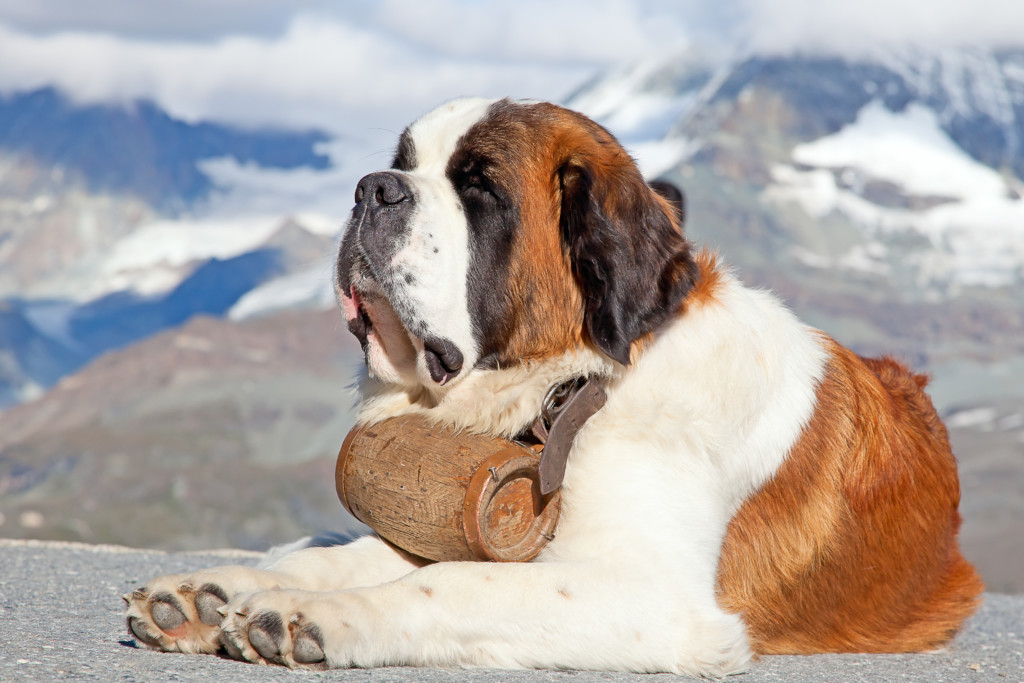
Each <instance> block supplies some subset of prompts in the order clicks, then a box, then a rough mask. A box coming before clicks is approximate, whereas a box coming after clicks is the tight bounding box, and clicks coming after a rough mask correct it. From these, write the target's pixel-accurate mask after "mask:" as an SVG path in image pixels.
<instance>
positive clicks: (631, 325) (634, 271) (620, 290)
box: [559, 160, 697, 365]
mask: <svg viewBox="0 0 1024 683" xmlns="http://www.w3.org/2000/svg"><path fill="white" fill-rule="evenodd" d="M559 178H560V182H561V191H562V193H561V197H562V206H561V210H562V213H561V230H562V237H563V239H564V240H565V243H566V245H567V246H568V249H569V254H570V258H571V261H572V267H573V271H574V275H575V277H576V279H577V281H578V282H579V285H580V288H581V289H582V293H583V297H584V306H585V317H584V319H585V321H586V327H587V333H588V334H589V335H590V338H591V340H592V341H593V343H594V344H595V345H596V346H597V347H598V348H599V349H601V351H603V352H604V353H606V354H607V355H608V356H610V357H611V358H614V359H615V360H617V361H618V362H620V363H622V364H623V365H628V364H629V361H630V348H631V346H632V344H633V342H634V341H636V340H637V339H639V338H640V337H643V336H644V335H646V334H648V333H650V332H653V331H654V330H655V329H656V328H657V327H658V326H659V325H661V324H662V323H663V322H664V321H665V320H666V319H667V318H669V317H670V316H672V315H673V314H675V313H676V311H678V309H679V306H680V305H681V303H682V301H683V299H684V298H685V297H686V294H687V293H688V292H689V291H690V289H691V288H692V287H693V285H694V280H695V278H696V270H697V268H696V264H695V263H694V260H693V257H692V255H691V253H690V246H689V243H688V242H687V241H686V240H685V239H684V238H683V234H682V231H681V226H680V224H679V222H678V220H675V216H674V215H673V214H674V213H675V209H674V208H673V207H672V206H671V204H670V203H669V202H668V201H666V200H665V199H662V198H661V197H659V196H658V195H656V194H655V193H654V192H653V191H652V190H651V188H650V187H648V185H647V184H646V183H645V182H644V180H643V178H642V177H641V176H640V173H639V171H638V170H637V169H636V167H635V165H633V163H632V162H631V161H630V162H629V163H628V164H616V165H611V166H609V165H596V164H588V163H587V162H586V161H582V162H581V161H575V160H573V161H568V162H566V164H564V165H563V166H562V167H561V169H560V170H559Z"/></svg>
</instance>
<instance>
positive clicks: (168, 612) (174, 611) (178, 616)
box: [149, 595, 188, 636]
mask: <svg viewBox="0 0 1024 683" xmlns="http://www.w3.org/2000/svg"><path fill="white" fill-rule="evenodd" d="M172 600H174V598H172V597H171V596H170V595H157V596H154V598H153V602H152V603H151V604H150V606H149V614H150V616H151V617H152V618H153V623H155V624H156V625H157V627H159V629H160V630H161V631H163V632H164V633H167V634H168V635H172V636H173V635H177V634H178V633H179V632H180V631H181V630H182V627H183V626H185V624H186V623H187V622H188V617H186V616H185V614H184V613H183V612H182V611H181V608H180V607H178V606H177V605H175V604H174V603H173V602H172Z"/></svg>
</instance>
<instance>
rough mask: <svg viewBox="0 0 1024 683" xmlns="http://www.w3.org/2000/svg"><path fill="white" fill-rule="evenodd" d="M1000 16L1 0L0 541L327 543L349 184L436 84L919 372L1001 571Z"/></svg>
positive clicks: (1013, 361)
mask: <svg viewBox="0 0 1024 683" xmlns="http://www.w3.org/2000/svg"><path fill="white" fill-rule="evenodd" d="M1022 26H1024V4H1022V3H1014V2H1007V1H1006V0H973V1H971V2H967V1H966V0H963V1H957V2H954V1H950V0H884V1H883V0H864V1H863V2H858V3H823V2H818V1H816V0H725V1H720V0H681V1H670V0H640V1H637V0H569V1H565V2H555V1H552V0H544V1H543V2H541V1H540V0H495V1H493V2H468V1H464V0H439V1H437V2H430V3H425V2H420V1H419V0H381V1H380V2H370V1H369V0H365V1H364V0H353V1H351V2H327V1H326V0H325V1H311V2H292V1H290V0H202V1H200V0H178V1H177V2H175V3H148V2H146V3H143V2H134V1H131V0H94V1H93V2H88V3H83V2H79V1H78V0H33V1H32V2H25V1H24V0H0V537H9V538H46V539H63V540H74V541H85V542H90V543H119V544H126V545H131V546H146V547H159V548H167V549H199V548H211V547H242V548H253V549H262V548H266V547H267V546H268V545H270V544H273V543H281V542H284V541H288V540H292V539H294V538H297V537H298V536H301V535H304V534H306V533H308V532H317V531H325V530H333V531H340V532H343V533H357V532H358V529H357V526H356V525H355V523H354V522H353V521H352V520H351V518H349V517H348V516H347V515H346V514H345V513H344V512H343V510H342V507H341V505H340V503H338V501H337V498H336V496H335V493H334V483H333V467H334V459H335V457H336V454H337V449H338V448H339V446H340V445H341V442H342V439H343V438H344V435H345V433H346V432H347V430H348V428H349V426H350V425H351V421H352V416H351V413H352V396H351V393H350V391H349V388H348V387H349V385H350V383H351V378H352V376H353V375H354V371H355V368H356V367H357V366H358V365H359V363H360V362H361V359H360V357H359V353H358V347H357V345H356V344H355V343H354V340H353V339H351V338H350V335H348V333H347V331H346V330H345V327H344V325H343V324H342V322H341V318H340V316H339V315H338V314H337V313H336V311H335V310H334V304H333V300H332V296H331V288H330V279H331V262H332V259H333V255H334V249H335V245H336V242H337V239H338V233H339V230H340V228H341V227H342V225H343V223H344V221H345V218H346V214H347V212H348V210H349V209H350V208H351V206H352V193H353V189H354V186H355V181H356V180H357V179H358V178H359V177H361V176H362V175H364V174H365V173H367V172H369V171H372V170H376V169H379V168H381V167H384V166H386V165H387V164H388V163H389V160H390V156H391V150H392V148H393V146H394V144H395V141H396V139H397V135H398V133H399V132H400V131H401V130H402V128H403V127H404V126H405V125H406V124H408V123H409V122H410V121H412V120H413V119H414V118H416V117H417V116H418V115H419V114H421V113H423V112H425V111H427V110H429V109H431V108H433V107H434V106H436V105H437V104H439V103H440V102H442V101H444V100H447V99H451V98H454V97H457V96H461V95H485V96H495V97H500V96H511V97H530V98H539V99H548V100H553V101H555V102H560V103H563V104H565V105H567V106H569V107H573V108H575V109H579V110H581V111H583V112H585V113H587V114H589V115H591V116H593V117H595V118H596V119H598V120H599V121H601V122H602V123H604V124H605V125H606V126H608V127H609V128H610V129H611V130H612V131H613V132H614V133H615V134H616V135H618V136H619V138H620V139H621V140H622V141H623V142H624V144H625V145H626V146H627V148H629V149H630V151H631V152H632V153H633V154H634V156H635V157H636V158H637V160H638V161H639V163H640V164H641V167H642V168H643V170H644V171H645V173H646V174H647V175H648V177H650V178H655V177H664V178H667V179H670V180H672V181H674V182H676V183H677V184H679V185H680V186H682V187H683V188H684V190H685V192H686V196H687V200H688V203H687V206H688V217H687V231H688V233H689V235H690V237H691V238H692V239H694V240H696V241H698V242H701V243H704V244H707V245H710V246H712V247H714V248H717V249H719V250H720V251H721V252H722V253H723V254H724V255H725V256H726V258H727V260H728V261H729V262H730V263H731V264H733V265H734V266H735V268H736V269H737V271H738V272H739V273H740V275H741V276H742V278H743V279H745V280H746V281H747V282H748V283H751V284H754V285H757V286H763V287H769V288H771V289H773V290H775V291H776V292H778V293H779V294H780V296H782V297H783V298H784V299H785V300H786V301H787V302H788V303H789V304H790V305H791V306H793V307H794V308H795V309H796V310H797V312H798V313H799V314H800V315H801V316H802V317H803V318H804V319H805V320H807V321H808V322H810V323H811V324H813V325H815V326H818V327H821V328H822V329H824V330H826V331H827V332H829V333H830V334H832V335H833V336H835V337H836V338H838V339H839V340H840V341H841V342H843V343H845V344H846V345H848V346H850V347H852V348H854V349H855V350H857V351H858V352H860V353H864V354H873V355H874V354H882V353H892V354H894V355H896V356H899V357H902V358H904V359H906V360H908V361H909V362H911V363H912V364H913V365H914V366H915V367H916V368H918V369H920V370H923V371H927V372H929V373H930V374H931V375H932V377H933V382H932V385H931V393H932V396H933V398H934V400H935V403H936V405H937V407H938V409H939V410H940V412H941V413H942V415H943V416H944V417H945V418H946V420H947V424H948V425H949V427H950V430H951V435H952V440H953V443H954V449H955V451H956V453H957V456H958V458H959V461H960V468H961V483H962V488H963V504H962V506H961V510H962V513H963V516H964V519H965V521H964V526H963V533H962V543H963V545H964V547H965V550H966V553H967V554H968V556H969V558H970V559H971V560H972V561H974V562H975V563H976V564H977V565H978V566H979V567H980V569H981V570H982V573H983V574H984V575H985V577H986V579H987V581H988V582H989V587H990V589H991V590H996V591H1016V592H1020V591H1024V381H1022V380H1024V303H1022V301H1024V296H1022V295H1024V200H1022V198H1021V195H1022V193H1024V181H1022V178H1024V38H1022V36H1024V33H1022V31H1021V30H1020V29H1021V27H1022Z"/></svg>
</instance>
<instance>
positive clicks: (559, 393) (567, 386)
mask: <svg viewBox="0 0 1024 683" xmlns="http://www.w3.org/2000/svg"><path fill="white" fill-rule="evenodd" d="M584 381H585V379H584V378H583V377H574V378H572V379H570V380H568V381H566V382H562V383H561V384H556V385H555V386H553V387H551V388H550V389H548V393H547V394H545V396H544V400H543V401H541V404H540V415H541V419H543V420H544V426H545V428H547V429H551V425H553V424H554V423H555V418H556V417H558V414H559V413H560V412H562V409H563V408H565V404H566V403H567V402H568V400H569V398H570V397H571V396H572V395H573V394H574V393H576V391H577V390H578V389H579V388H580V387H581V386H583V382H584Z"/></svg>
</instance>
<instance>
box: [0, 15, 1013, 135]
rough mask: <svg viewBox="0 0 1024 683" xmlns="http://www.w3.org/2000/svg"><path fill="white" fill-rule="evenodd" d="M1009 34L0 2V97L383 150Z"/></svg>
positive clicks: (777, 22) (1005, 28)
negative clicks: (702, 57) (672, 82)
mask: <svg viewBox="0 0 1024 683" xmlns="http://www.w3.org/2000/svg"><path fill="white" fill-rule="evenodd" d="M86 6H87V7H88V9H87V10H86V9H83V8H85V7H86ZM196 17H201V18H202V19H201V20H196ZM1021 26H1024V2H1007V1H1006V0H974V1H972V2H967V1H966V0H860V1H859V2H840V3H835V2H821V1H820V0H721V1H713V0H566V1H562V2H553V1H552V0H493V1H492V2H487V3H484V2H470V1H468V0H435V1H433V2H429V3H428V2H422V0H380V2H372V1H371V0H352V1H351V2H345V3H337V2H330V1H328V0H307V1H306V2H302V3H294V2H291V1H290V0H178V2H175V3H140V2H136V1H134V0H96V2H90V3H84V4H83V3H81V2H80V0H33V2H25V1H24V0H0V92H2V91H11V90H24V89H30V88H37V87H41V86H44V85H50V84H53V85H57V86H59V87H60V88H62V89H63V90H65V91H67V92H69V93H70V94H71V95H73V96H74V97H77V98H79V99H80V100H86V101H101V100H111V99H118V100H131V99H134V98H138V97H147V98H151V99H154V100H155V101H157V102H158V103H159V104H161V105H162V106H163V107H165V108H166V109H167V110H168V111H170V112H171V113H172V114H174V115H177V116H180V117H183V118H185V119H189V120H196V119H200V118H214V119H221V120H228V121H232V122H238V123H243V124H249V125H266V124H279V125H280V124H285V125H296V126H317V127H321V128H325V129H327V130H329V131H332V132H335V133H338V132H347V133H350V134H352V135H354V136H357V137H360V138H369V139H371V140H372V139H373V138H374V137H375V136H376V137H377V138H378V139H379V140H380V141H381V142H380V145H381V147H382V148H387V147H389V146H390V145H391V144H392V142H393V139H394V133H395V132H396V131H398V130H400V129H401V128H402V127H403V126H404V125H406V124H407V123H408V122H409V121H410V120H412V119H413V118H414V117H416V116H417V115H418V114H420V113H422V112H423V111H426V110H427V109H429V108H431V107H432V106H434V105H436V104H438V103H439V102H441V101H444V100H446V99H450V98H453V97H457V96H460V95H467V94H478V95H485V96H504V95H508V96H512V97H536V98H542V99H555V100H559V99H563V98H564V97H565V96H566V95H568V94H569V93H570V92H571V91H573V90H574V89H575V88H576V87H578V86H579V85H580V84H581V83H582V82H583V81H584V80H585V79H586V78H588V77H590V76H591V75H593V74H595V73H597V72H599V71H601V70H604V69H607V68H609V67H612V66H617V65H621V64H623V63H625V62H630V61H634V60H642V59H647V58H652V57H659V56H668V55H671V54H673V53H675V52H677V51H678V50H679V49H680V48H681V47H682V46H683V45H684V44H686V43H687V42H688V41H689V40H691V39H692V40H695V41H698V42H700V43H701V44H704V45H708V44H711V45H713V46H716V47H721V46H723V45H724V46H726V47H728V48H729V49H739V50H743V49H746V48H749V47H750V46H754V47H756V48H758V49H762V50H773V51H789V50H792V49H796V48H803V49H826V50H844V51H850V50H853V51H856V50H858V49H864V47H865V46H870V45H876V44H879V43H880V44H883V45H891V44H905V43H908V42H909V43H913V44H917V45H919V46H925V47H932V46H941V45H948V44H955V43H980V44H1000V43H1007V42H1015V43H1020V42H1021V41H1022V40H1024V38H1022V37H1021V35H1019V34H1021V32H1020V31H1019V27H1021ZM380 129H383V130H380ZM373 144H377V143H373Z"/></svg>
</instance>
